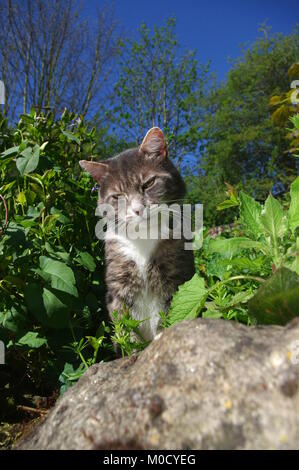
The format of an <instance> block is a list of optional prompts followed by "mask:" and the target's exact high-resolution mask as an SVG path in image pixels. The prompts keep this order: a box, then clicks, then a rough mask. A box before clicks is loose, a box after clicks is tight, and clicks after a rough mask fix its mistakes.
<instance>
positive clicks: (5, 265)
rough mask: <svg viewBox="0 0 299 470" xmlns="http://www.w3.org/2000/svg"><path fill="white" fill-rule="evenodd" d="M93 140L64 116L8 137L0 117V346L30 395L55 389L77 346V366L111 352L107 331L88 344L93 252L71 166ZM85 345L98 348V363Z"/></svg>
mask: <svg viewBox="0 0 299 470" xmlns="http://www.w3.org/2000/svg"><path fill="white" fill-rule="evenodd" d="M94 134H95V131H94V130H88V129H87V127H86V126H85V124H83V122H81V121H80V119H77V118H76V116H75V115H73V114H70V113H68V112H64V114H63V115H62V117H61V119H60V120H59V121H54V120H53V116H52V115H51V114H49V115H47V116H45V115H43V114H40V115H37V114H36V113H35V112H34V111H31V113H30V114H29V115H22V116H21V118H20V121H19V123H18V124H17V126H16V127H15V128H14V129H11V128H9V127H8V125H7V122H6V120H5V119H3V118H1V117H0V152H2V153H1V155H0V194H2V196H3V197H4V198H5V200H6V203H7V209H8V226H7V228H6V230H4V231H3V233H2V236H0V260H1V261H0V339H2V340H3V341H4V343H5V345H6V348H7V351H6V362H7V364H8V368H7V370H9V371H10V374H11V375H12V376H15V375H17V376H20V377H22V376H23V375H24V374H26V378H27V379H28V378H30V380H31V382H33V385H34V387H42V388H44V389H45V388H47V387H48V386H49V382H51V381H52V384H54V383H56V382H57V379H58V377H59V375H60V374H61V372H62V370H63V369H64V367H65V364H68V365H69V366H67V367H69V368H70V367H72V368H73V370H76V369H77V367H78V366H80V367H81V365H80V364H81V363H82V357H83V355H82V343H83V344H84V349H85V352H87V356H88V358H89V359H88V361H87V360H84V362H85V364H84V362H83V365H84V367H85V366H86V367H87V365H89V364H90V363H92V362H94V361H95V360H97V361H98V360H101V359H103V357H105V354H106V355H107V354H109V349H110V350H112V347H110V346H109V343H108V342H106V343H105V341H104V338H103V334H104V336H105V337H106V336H107V335H108V331H107V330H105V329H104V333H103V331H102V332H97V334H96V335H95V336H94V338H93V339H91V338H92V337H91V336H90V335H91V334H92V333H94V332H95V331H96V330H97V327H98V326H99V325H100V323H101V321H100V320H101V319H104V316H103V315H104V314H105V312H104V304H103V298H104V285H103V246H102V243H101V242H100V241H99V240H97V238H96V237H95V234H94V226H95V224H96V217H95V207H96V195H94V194H93V193H91V183H90V179H89V177H88V176H86V175H85V174H84V173H83V172H81V171H80V168H79V165H78V161H79V160H80V159H81V158H86V156H88V155H90V154H92V152H93V149H94V143H93V142H94ZM0 220H4V207H3V204H1V203H0ZM95 341H97V342H98V344H99V345H101V346H103V345H105V346H106V347H105V348H103V353H102V354H101V355H97V354H98V351H99V348H98V346H96V345H95ZM69 344H71V346H72V347H71V348H70V349H67V348H66V346H67V345H69ZM80 347H81V350H80ZM106 350H107V352H105V351H106ZM95 351H96V355H94V353H95Z"/></svg>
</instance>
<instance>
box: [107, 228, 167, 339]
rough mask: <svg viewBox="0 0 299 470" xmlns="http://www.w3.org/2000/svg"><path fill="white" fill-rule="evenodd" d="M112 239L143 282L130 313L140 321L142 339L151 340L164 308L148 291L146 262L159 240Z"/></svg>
mask: <svg viewBox="0 0 299 470" xmlns="http://www.w3.org/2000/svg"><path fill="white" fill-rule="evenodd" d="M113 238H114V239H116V240H117V241H118V242H119V246H120V251H121V254H122V255H124V256H125V257H126V258H128V260H133V261H134V262H135V263H136V267H137V269H138V271H139V274H140V275H141V276H142V278H143V280H144V283H145V287H144V289H142V291H140V293H139V294H138V295H137V296H136V298H135V300H134V304H133V306H132V308H131V309H130V312H131V315H132V317H133V318H135V319H136V320H140V321H142V323H141V324H140V326H139V330H140V333H141V334H142V336H143V337H144V339H146V340H152V339H153V338H154V337H155V336H156V334H157V329H158V326H159V321H160V315H159V312H161V311H162V310H164V307H165V305H164V301H163V299H162V298H161V297H159V296H158V295H157V294H155V293H153V292H152V291H151V290H150V289H149V286H148V282H147V266H148V262H149V260H150V257H151V255H152V253H153V252H154V250H155V248H156V247H157V244H158V242H159V240H150V239H145V240H143V239H137V240H129V239H128V238H125V237H122V236H120V235H114V236H113Z"/></svg>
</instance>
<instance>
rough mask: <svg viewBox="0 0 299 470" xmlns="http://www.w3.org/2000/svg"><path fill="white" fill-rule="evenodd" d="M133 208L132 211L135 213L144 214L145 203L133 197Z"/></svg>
mask: <svg viewBox="0 0 299 470" xmlns="http://www.w3.org/2000/svg"><path fill="white" fill-rule="evenodd" d="M131 208H132V211H133V212H134V214H136V215H139V216H142V214H143V211H144V206H143V204H141V202H139V201H136V200H134V199H133V201H132V203H131Z"/></svg>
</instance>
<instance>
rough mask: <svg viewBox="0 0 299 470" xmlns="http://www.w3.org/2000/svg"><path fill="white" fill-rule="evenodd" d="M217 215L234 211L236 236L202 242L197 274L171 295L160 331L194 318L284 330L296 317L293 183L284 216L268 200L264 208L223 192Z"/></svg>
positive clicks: (297, 239) (298, 247)
mask: <svg viewBox="0 0 299 470" xmlns="http://www.w3.org/2000/svg"><path fill="white" fill-rule="evenodd" d="M228 194H229V199H227V200H226V201H224V202H223V203H222V204H220V205H219V209H225V208H229V207H234V206H237V205H238V206H239V209H240V219H239V223H238V224H236V225H237V227H239V228H237V229H236V230H235V232H236V233H233V234H232V236H230V237H229V238H225V237H224V236H221V237H218V238H216V239H212V238H211V237H210V236H206V238H205V240H204V244H203V249H202V250H201V251H200V253H198V254H197V256H196V266H197V273H196V274H195V275H194V277H193V278H192V279H191V280H190V281H188V282H186V283H185V284H183V285H182V286H181V287H180V288H179V290H178V292H177V293H176V294H175V295H174V297H173V300H172V303H171V307H170V311H169V315H168V317H165V316H163V317H162V318H163V324H164V326H169V325H172V324H174V323H176V322H178V321H181V320H183V319H192V318H195V317H197V316H199V315H202V316H203V317H212V318H220V317H223V318H227V319H236V320H238V321H241V322H243V323H246V324H251V323H275V324H285V323H287V322H288V321H289V320H290V319H292V318H293V317H295V316H298V315H299V231H298V228H299V177H298V178H297V179H296V180H295V181H294V182H293V183H292V185H291V190H290V200H291V202H290V204H289V208H288V210H287V211H284V210H283V207H282V205H281V204H280V202H279V201H278V200H277V199H275V198H274V197H273V196H272V195H269V197H268V198H267V200H266V202H265V204H264V206H262V205H261V204H260V203H258V202H257V201H255V200H254V199H253V198H251V197H250V196H248V195H247V194H245V193H243V192H241V193H240V196H239V198H238V197H237V195H236V194H235V192H234V191H233V188H229V191H228Z"/></svg>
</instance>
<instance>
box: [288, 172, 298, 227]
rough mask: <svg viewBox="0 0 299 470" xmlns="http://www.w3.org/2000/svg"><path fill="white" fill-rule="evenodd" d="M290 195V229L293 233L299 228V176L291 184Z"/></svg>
mask: <svg viewBox="0 0 299 470" xmlns="http://www.w3.org/2000/svg"><path fill="white" fill-rule="evenodd" d="M290 194H291V204H290V208H289V227H290V229H291V230H292V232H295V230H296V228H298V227H299V176H298V177H297V178H296V179H295V181H293V183H292V184H291V188H290Z"/></svg>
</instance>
